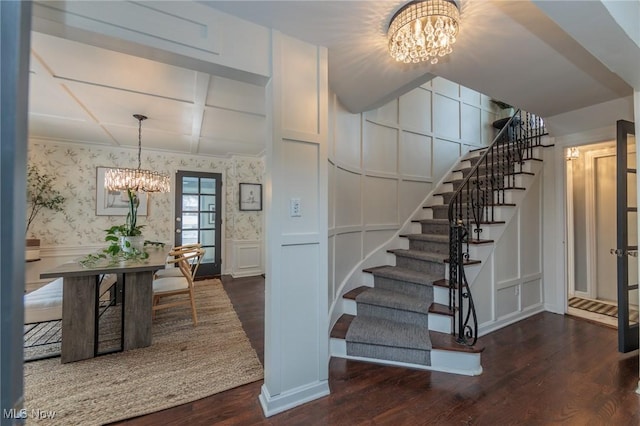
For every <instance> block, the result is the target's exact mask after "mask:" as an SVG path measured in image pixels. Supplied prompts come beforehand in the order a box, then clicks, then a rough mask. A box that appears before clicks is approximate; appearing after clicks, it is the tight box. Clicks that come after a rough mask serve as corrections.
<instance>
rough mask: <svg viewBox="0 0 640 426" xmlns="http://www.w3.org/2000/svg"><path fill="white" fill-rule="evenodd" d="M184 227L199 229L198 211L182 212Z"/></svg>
mask: <svg viewBox="0 0 640 426" xmlns="http://www.w3.org/2000/svg"><path fill="white" fill-rule="evenodd" d="M182 229H198V213H182Z"/></svg>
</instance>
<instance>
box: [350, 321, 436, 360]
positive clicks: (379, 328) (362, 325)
mask: <svg viewBox="0 0 640 426" xmlns="http://www.w3.org/2000/svg"><path fill="white" fill-rule="evenodd" d="M345 340H346V341H347V342H353V343H363V344H369V345H378V346H387V347H395V348H404V349H418V350H425V351H428V350H430V349H431V341H430V340H429V330H428V329H427V328H426V327H423V326H418V325H413V324H406V323H400V322H396V321H392V320H388V319H383V318H376V317H370V316H365V315H358V316H356V317H355V318H354V319H353V321H351V324H350V326H349V330H348V331H347V336H346V338H345Z"/></svg>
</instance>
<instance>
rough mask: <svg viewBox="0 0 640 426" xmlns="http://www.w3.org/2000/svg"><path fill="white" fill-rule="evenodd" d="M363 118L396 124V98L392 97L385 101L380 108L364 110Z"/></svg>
mask: <svg viewBox="0 0 640 426" xmlns="http://www.w3.org/2000/svg"><path fill="white" fill-rule="evenodd" d="M364 118H365V119H367V120H370V121H374V122H378V123H384V124H388V125H396V124H398V100H397V99H394V100H392V101H389V102H387V103H386V104H384V105H383V106H381V107H380V108H377V109H374V110H371V111H366V112H365V113H364Z"/></svg>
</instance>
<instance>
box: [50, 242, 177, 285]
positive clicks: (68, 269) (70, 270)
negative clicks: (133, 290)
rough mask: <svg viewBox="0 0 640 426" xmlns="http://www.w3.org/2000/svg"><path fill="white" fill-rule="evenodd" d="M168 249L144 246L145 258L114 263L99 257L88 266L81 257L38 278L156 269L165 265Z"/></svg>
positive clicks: (166, 247)
mask: <svg viewBox="0 0 640 426" xmlns="http://www.w3.org/2000/svg"><path fill="white" fill-rule="evenodd" d="M170 249H171V248H170V247H169V246H165V247H158V246H151V247H145V251H146V252H147V253H148V254H149V257H147V258H146V259H130V260H123V261H119V262H116V263H112V262H108V261H106V259H101V260H100V261H98V262H96V263H95V264H92V265H90V266H87V265H83V264H82V263H80V260H81V259H76V260H72V261H70V262H66V263H63V264H61V265H58V266H56V267H55V268H53V269H50V270H48V271H45V272H43V273H41V274H40V278H57V277H82V276H88V275H99V274H122V273H134V272H145V271H156V270H158V269H162V268H164V267H165V265H166V263H167V256H168V255H169V251H170Z"/></svg>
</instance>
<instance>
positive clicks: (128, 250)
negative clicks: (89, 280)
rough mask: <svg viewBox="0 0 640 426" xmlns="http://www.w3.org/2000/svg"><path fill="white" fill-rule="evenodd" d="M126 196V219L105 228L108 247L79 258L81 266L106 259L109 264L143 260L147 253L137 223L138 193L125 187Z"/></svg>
mask: <svg viewBox="0 0 640 426" xmlns="http://www.w3.org/2000/svg"><path fill="white" fill-rule="evenodd" d="M127 197H128V199H129V212H128V213H127V220H126V222H125V223H124V224H123V225H113V226H112V227H111V228H109V229H105V232H106V233H107V236H106V237H105V238H104V240H105V241H107V242H109V247H107V248H106V249H104V250H103V251H102V252H100V253H97V254H89V255H87V256H85V257H84V258H83V259H82V260H80V264H82V265H83V266H87V267H90V266H94V265H95V264H96V263H97V262H98V261H100V260H102V259H106V260H108V261H109V265H113V264H116V263H118V262H120V261H126V260H144V259H147V258H148V257H149V254H148V253H147V252H145V251H144V245H145V243H146V242H145V241H144V237H143V236H142V228H143V227H144V225H138V206H139V205H140V199H139V198H138V194H137V193H136V192H135V191H133V190H131V189H127Z"/></svg>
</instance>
